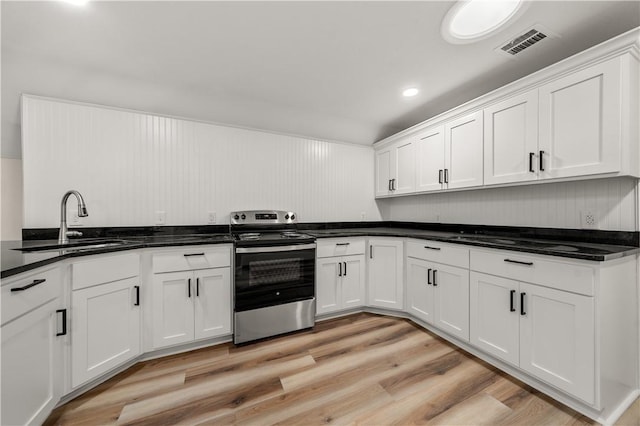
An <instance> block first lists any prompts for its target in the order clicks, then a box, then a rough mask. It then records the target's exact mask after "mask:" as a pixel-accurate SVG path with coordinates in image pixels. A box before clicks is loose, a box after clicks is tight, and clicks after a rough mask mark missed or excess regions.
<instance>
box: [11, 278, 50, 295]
mask: <svg viewBox="0 0 640 426" xmlns="http://www.w3.org/2000/svg"><path fill="white" fill-rule="evenodd" d="M45 281H46V280H45V279H40V280H33V282H32V283H31V284H27V285H25V286H24V287H15V288H12V289H11V292H12V293H13V292H14V291H25V290H29V289H30V288H31V287H35V286H37V285H38V284H42V283H43V282H45Z"/></svg>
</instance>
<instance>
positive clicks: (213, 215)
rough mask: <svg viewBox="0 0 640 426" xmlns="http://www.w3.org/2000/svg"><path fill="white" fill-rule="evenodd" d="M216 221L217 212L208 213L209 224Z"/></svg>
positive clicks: (213, 223)
mask: <svg viewBox="0 0 640 426" xmlns="http://www.w3.org/2000/svg"><path fill="white" fill-rule="evenodd" d="M216 222H217V218H216V212H209V214H208V215H207V224H209V225H215V224H216Z"/></svg>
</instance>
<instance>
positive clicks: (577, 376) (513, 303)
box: [470, 259, 595, 404]
mask: <svg viewBox="0 0 640 426" xmlns="http://www.w3.org/2000/svg"><path fill="white" fill-rule="evenodd" d="M509 260H511V259H507V261H509ZM518 262H521V261H518ZM485 265H486V264H485ZM515 265H516V267H518V264H515ZM520 265H521V266H520V267H521V268H523V269H526V268H536V269H537V271H538V274H539V275H542V273H541V272H543V270H542V268H544V265H542V264H540V265H537V264H536V263H535V262H521V263H520ZM569 267H570V266H568V268H569ZM531 276H536V275H535V274H531ZM549 285H551V284H549ZM565 285H566V284H565ZM470 287H471V309H470V315H471V343H472V344H473V345H475V346H476V347H478V348H479V349H482V350H483V351H485V352H487V353H489V354H491V355H492V356H494V357H496V358H499V359H502V360H504V361H506V362H508V363H510V364H512V365H514V366H516V367H519V368H521V369H522V370H524V371H526V372H527V373H529V374H531V375H532V376H533V377H536V378H538V379H540V380H542V381H544V382H546V383H549V384H551V385H553V386H555V387H557V388H558V389H562V390H563V391H565V392H567V393H569V394H571V395H573V396H574V397H577V398H580V399H581V400H583V401H585V402H587V403H589V404H594V403H595V328H594V327H595V325H594V324H595V307H594V298H593V297H592V296H588V295H581V294H575V293H572V292H568V291H562V290H558V289H554V288H549V287H546V286H542V285H535V284H530V283H524V282H521V281H518V280H514V279H508V278H504V277H498V276H494V275H489V274H486V273H479V272H471V279H470Z"/></svg>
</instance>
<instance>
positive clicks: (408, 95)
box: [402, 87, 419, 98]
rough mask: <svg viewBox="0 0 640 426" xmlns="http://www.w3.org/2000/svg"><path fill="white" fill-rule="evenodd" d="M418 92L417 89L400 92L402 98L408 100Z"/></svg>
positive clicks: (412, 88)
mask: <svg viewBox="0 0 640 426" xmlns="http://www.w3.org/2000/svg"><path fill="white" fill-rule="evenodd" d="M418 92H419V90H418V89H416V88H415V87H411V88H409V89H406V90H404V91H403V92H402V96H404V97H405V98H410V97H412V96H415V95H417V94H418Z"/></svg>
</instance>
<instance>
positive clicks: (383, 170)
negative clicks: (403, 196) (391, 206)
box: [376, 148, 395, 197]
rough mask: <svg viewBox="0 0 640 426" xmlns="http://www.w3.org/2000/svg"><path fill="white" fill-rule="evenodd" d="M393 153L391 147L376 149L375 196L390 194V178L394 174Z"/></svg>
mask: <svg viewBox="0 0 640 426" xmlns="http://www.w3.org/2000/svg"><path fill="white" fill-rule="evenodd" d="M393 154H395V151H394V150H392V149H391V148H384V149H382V150H380V151H376V197H379V196H384V195H389V194H391V179H392V178H393V177H394V176H395V170H392V167H394V166H395V159H394V158H392V156H393Z"/></svg>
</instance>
